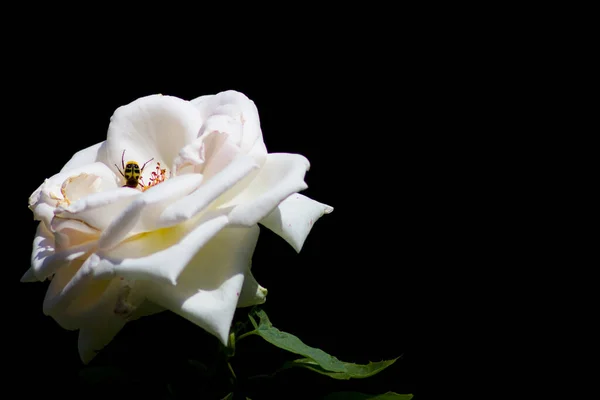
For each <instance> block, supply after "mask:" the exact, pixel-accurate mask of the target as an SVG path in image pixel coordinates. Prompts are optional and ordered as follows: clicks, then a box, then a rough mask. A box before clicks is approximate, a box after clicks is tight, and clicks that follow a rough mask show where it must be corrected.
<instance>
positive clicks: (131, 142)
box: [105, 95, 203, 181]
mask: <svg viewBox="0 0 600 400" xmlns="http://www.w3.org/2000/svg"><path fill="white" fill-rule="evenodd" d="M202 122H203V121H202V118H201V116H200V113H198V110H197V109H196V108H195V107H194V106H193V105H192V104H191V103H190V102H188V101H186V100H182V99H179V98H177V97H173V96H162V95H151V96H146V97H142V98H139V99H137V100H135V101H133V102H131V103H130V104H127V105H125V106H122V107H119V108H118V109H117V110H116V111H115V112H114V114H113V116H112V117H111V120H110V124H109V127H108V133H107V139H106V145H105V147H106V157H107V164H108V166H110V167H111V168H114V169H115V173H118V172H117V170H116V168H115V167H114V164H117V165H118V166H119V168H122V166H121V161H122V160H121V156H122V154H123V150H125V162H127V161H128V160H136V161H137V162H138V163H139V164H140V167H141V166H142V164H143V163H145V162H146V161H147V160H150V159H151V158H154V160H153V162H157V161H159V162H160V163H161V165H162V167H166V168H167V169H168V170H170V169H171V168H172V166H173V162H174V160H175V157H177V154H178V153H179V150H180V149H181V148H183V147H184V146H185V145H187V144H189V143H191V142H192V141H193V140H194V139H195V138H196V137H197V136H198V131H199V130H200V127H201V126H202ZM151 164H152V163H150V164H148V166H149V168H148V167H147V168H146V169H145V171H144V172H143V173H142V176H143V177H144V178H145V179H146V181H147V180H148V178H149V175H150V173H151V171H152V170H153V169H154V167H153V165H151ZM167 172H169V171H167Z"/></svg>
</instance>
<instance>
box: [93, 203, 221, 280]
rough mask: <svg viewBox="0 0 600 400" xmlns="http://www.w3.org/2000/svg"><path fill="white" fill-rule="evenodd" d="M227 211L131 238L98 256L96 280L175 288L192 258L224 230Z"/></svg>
mask: <svg viewBox="0 0 600 400" xmlns="http://www.w3.org/2000/svg"><path fill="white" fill-rule="evenodd" d="M228 212H229V210H227V209H225V210H218V211H213V212H208V213H203V214H202V215H200V216H199V217H198V218H194V219H193V220H190V221H187V222H186V223H182V224H178V225H175V226H173V227H170V228H163V229H160V230H157V231H153V232H148V233H145V234H142V235H140V236H139V237H133V238H131V239H130V240H127V241H125V242H122V243H120V244H119V245H117V246H116V247H113V248H111V249H105V250H102V251H100V252H99V253H98V254H99V256H100V257H101V262H100V263H99V264H98V265H97V266H96V268H95V273H96V275H97V276H98V277H110V276H114V275H115V274H118V275H119V276H123V277H126V278H128V279H134V280H135V279H150V280H158V281H161V282H164V283H166V284H169V285H175V284H177V282H178V277H179V275H180V273H181V271H182V270H183V269H184V268H185V266H186V265H187V264H188V262H189V261H190V260H191V259H192V258H193V257H194V255H195V254H196V253H197V252H198V251H199V250H200V249H201V248H202V247H203V246H204V245H205V244H206V243H207V242H208V241H209V240H211V239H212V238H213V236H214V235H216V234H217V233H218V232H219V231H220V230H221V229H223V228H224V227H225V226H226V225H227V222H228V219H227V213H228Z"/></svg>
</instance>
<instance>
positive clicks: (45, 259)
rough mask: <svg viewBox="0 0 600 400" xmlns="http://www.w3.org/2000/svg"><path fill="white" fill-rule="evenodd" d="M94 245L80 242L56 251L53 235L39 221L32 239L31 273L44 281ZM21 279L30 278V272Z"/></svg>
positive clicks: (82, 255) (83, 254)
mask: <svg viewBox="0 0 600 400" xmlns="http://www.w3.org/2000/svg"><path fill="white" fill-rule="evenodd" d="M93 246H94V242H89V241H88V242H82V243H78V244H77V245H75V246H72V247H69V248H66V249H64V250H60V251H56V249H55V243H54V235H53V234H52V233H51V232H50V231H48V229H46V227H45V225H44V224H42V223H40V224H39V225H38V227H37V230H36V234H35V237H34V239H33V251H32V253H31V268H30V269H31V273H33V275H34V276H35V277H36V279H37V280H39V281H44V280H45V279H47V278H48V277H50V276H51V275H53V274H54V273H56V271H57V270H58V269H59V268H61V267H64V266H67V265H69V264H70V263H71V262H73V261H75V260H78V259H80V258H81V257H84V256H85V255H86V254H87V253H88V252H89V251H90V249H91V248H92V247H93ZM21 279H22V280H23V279H31V274H28V273H26V274H25V275H24V276H23V278H21Z"/></svg>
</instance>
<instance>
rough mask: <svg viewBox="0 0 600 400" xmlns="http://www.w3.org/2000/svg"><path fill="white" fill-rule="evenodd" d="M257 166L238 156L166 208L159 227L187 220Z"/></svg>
mask: <svg viewBox="0 0 600 400" xmlns="http://www.w3.org/2000/svg"><path fill="white" fill-rule="evenodd" d="M257 168H258V166H257V165H256V164H255V163H254V161H253V160H252V159H251V158H250V157H247V156H243V155H242V156H240V157H238V158H236V159H235V160H234V161H233V162H231V163H230V164H229V165H228V166H227V167H225V168H224V169H223V170H222V171H221V172H219V173H218V174H217V175H216V176H214V177H213V178H212V179H210V180H207V181H204V183H203V184H202V186H200V187H199V188H198V189H197V190H196V191H195V192H193V193H192V194H190V195H189V196H186V197H184V198H182V199H180V200H178V201H176V202H174V203H173V204H171V205H170V206H169V207H167V208H166V209H165V210H164V211H163V212H162V214H161V216H160V222H159V223H160V224H161V226H171V225H174V224H178V223H181V222H184V221H187V220H189V219H190V218H192V217H193V216H195V215H197V214H198V213H200V212H201V211H204V210H206V209H207V207H208V206H209V205H210V204H211V203H212V202H213V201H215V200H217V199H220V198H221V197H222V196H223V195H224V193H225V192H226V191H228V190H229V189H231V188H232V187H234V185H236V184H237V183H238V182H239V181H240V180H242V178H244V177H245V176H247V175H248V174H249V173H250V172H252V171H253V170H255V169H257Z"/></svg>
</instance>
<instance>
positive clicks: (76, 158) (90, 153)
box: [60, 141, 104, 172]
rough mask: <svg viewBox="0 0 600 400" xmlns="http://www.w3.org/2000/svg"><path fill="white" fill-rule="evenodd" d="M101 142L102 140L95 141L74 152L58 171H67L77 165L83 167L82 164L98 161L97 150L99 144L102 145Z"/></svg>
mask: <svg viewBox="0 0 600 400" xmlns="http://www.w3.org/2000/svg"><path fill="white" fill-rule="evenodd" d="M103 143H104V141H102V142H100V143H96V144H94V145H91V146H90V147H87V148H85V149H83V150H80V151H78V152H77V153H75V154H74V155H73V157H71V159H70V160H69V161H68V162H67V163H66V164H65V165H64V166H63V167H62V169H61V170H60V172H67V171H70V170H73V169H76V168H79V167H83V166H84V165H87V164H93V163H95V162H96V161H99V160H98V150H99V149H100V146H102V144H103Z"/></svg>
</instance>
